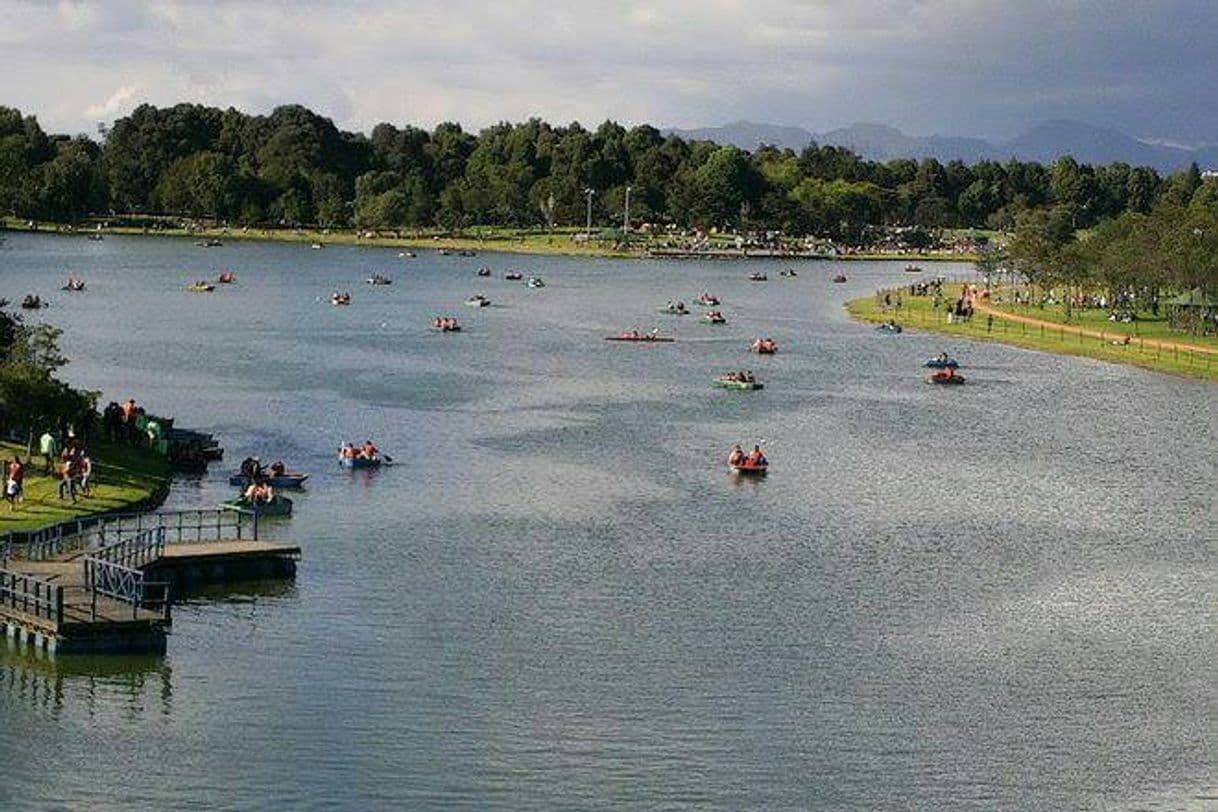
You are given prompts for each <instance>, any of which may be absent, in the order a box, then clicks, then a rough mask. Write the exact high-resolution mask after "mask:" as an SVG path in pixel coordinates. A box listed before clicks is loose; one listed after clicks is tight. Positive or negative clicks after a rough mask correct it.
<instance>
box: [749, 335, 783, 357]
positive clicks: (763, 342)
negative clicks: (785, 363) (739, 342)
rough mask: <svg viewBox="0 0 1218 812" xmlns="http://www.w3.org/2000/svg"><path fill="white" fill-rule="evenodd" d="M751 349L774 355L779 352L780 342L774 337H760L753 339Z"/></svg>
mask: <svg viewBox="0 0 1218 812" xmlns="http://www.w3.org/2000/svg"><path fill="white" fill-rule="evenodd" d="M749 349H751V350H752V351H753V352H755V353H758V354H760V355H773V354H774V353H776V352H778V343H777V342H776V341H774V339H772V338H758V339H754V340H753V343H752V345H750V346H749Z"/></svg>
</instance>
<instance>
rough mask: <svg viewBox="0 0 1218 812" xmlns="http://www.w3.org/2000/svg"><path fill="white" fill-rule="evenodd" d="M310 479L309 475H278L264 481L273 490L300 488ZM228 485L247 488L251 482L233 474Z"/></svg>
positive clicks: (244, 477) (241, 475) (267, 477)
mask: <svg viewBox="0 0 1218 812" xmlns="http://www.w3.org/2000/svg"><path fill="white" fill-rule="evenodd" d="M308 478H309V475H308V474H287V473H285V474H278V475H274V476H270V475H268V476H264V477H263V480H264V481H265V482H266V484H268V485H270V486H271V487H272V488H299V487H301V486H302V485H304V484H305V480H306V479H308ZM228 484H229V485H234V486H245V485H248V484H249V480H248V479H247V478H246V476H245V474H233V475H232V476H230V477H229V478H228Z"/></svg>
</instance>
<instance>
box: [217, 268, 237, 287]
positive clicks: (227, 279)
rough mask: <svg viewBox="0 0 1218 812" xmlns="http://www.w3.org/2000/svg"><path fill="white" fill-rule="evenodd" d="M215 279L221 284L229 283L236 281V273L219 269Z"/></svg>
mask: <svg viewBox="0 0 1218 812" xmlns="http://www.w3.org/2000/svg"><path fill="white" fill-rule="evenodd" d="M216 281H217V282H219V283H220V284H221V285H231V284H232V283H234V282H236V281H237V275H236V274H235V273H233V272H232V271H221V272H220V275H219V276H217V277H216Z"/></svg>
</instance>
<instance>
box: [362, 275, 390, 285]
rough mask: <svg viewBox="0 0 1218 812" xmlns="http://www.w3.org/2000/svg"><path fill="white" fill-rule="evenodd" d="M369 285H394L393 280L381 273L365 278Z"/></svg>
mask: <svg viewBox="0 0 1218 812" xmlns="http://www.w3.org/2000/svg"><path fill="white" fill-rule="evenodd" d="M365 281H366V282H367V283H368V284H369V285H392V284H393V280H392V279H390V278H389V277H387V276H384V275H382V274H379V273H374V274H373V275H372V276H370V277H368V278H367V279H366V280H365Z"/></svg>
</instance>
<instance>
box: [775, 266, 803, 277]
mask: <svg viewBox="0 0 1218 812" xmlns="http://www.w3.org/2000/svg"><path fill="white" fill-rule="evenodd" d="M778 275H779V276H786V277H788V278H791V277H796V276H799V274H797V273H795V269H794V268H787V269H786V270H785V271H779V272H778Z"/></svg>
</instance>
